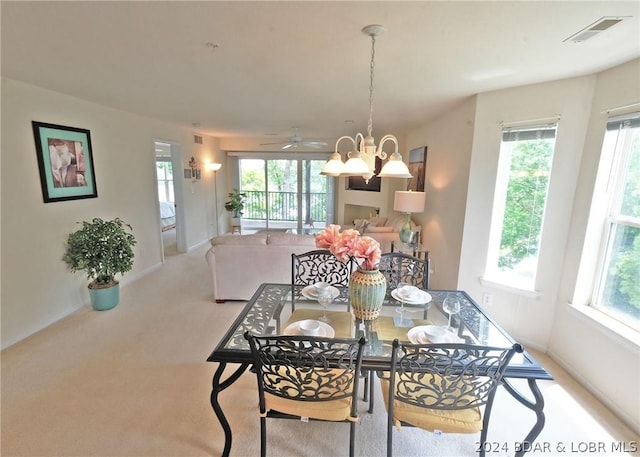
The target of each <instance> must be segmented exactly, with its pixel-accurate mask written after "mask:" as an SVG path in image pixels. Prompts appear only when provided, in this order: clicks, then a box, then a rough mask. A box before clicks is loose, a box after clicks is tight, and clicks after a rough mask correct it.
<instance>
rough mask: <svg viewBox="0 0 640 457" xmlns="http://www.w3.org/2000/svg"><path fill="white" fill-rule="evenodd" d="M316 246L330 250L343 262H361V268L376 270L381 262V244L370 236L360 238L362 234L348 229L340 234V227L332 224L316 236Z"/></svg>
mask: <svg viewBox="0 0 640 457" xmlns="http://www.w3.org/2000/svg"><path fill="white" fill-rule="evenodd" d="M316 246H317V247H319V248H324V249H329V251H331V253H332V254H333V255H335V256H336V258H337V259H338V260H340V261H341V262H347V261H348V260H349V259H350V258H351V257H355V258H356V259H358V260H359V262H358V263H359V265H360V268H362V269H364V270H375V268H376V266H377V265H378V263H379V262H380V255H381V251H380V244H379V243H378V242H377V241H376V240H374V239H373V238H370V237H368V236H360V232H358V231H357V230H354V229H347V230H345V231H343V232H342V233H340V226H339V225H335V224H331V225H329V226H327V228H326V229H324V230H323V231H321V232H320V233H317V234H316Z"/></svg>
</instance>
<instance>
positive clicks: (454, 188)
mask: <svg viewBox="0 0 640 457" xmlns="http://www.w3.org/2000/svg"><path fill="white" fill-rule="evenodd" d="M475 109H476V97H471V98H469V99H468V100H466V101H465V102H464V103H462V104H461V105H460V106H458V107H457V108H455V109H453V110H451V111H449V112H448V113H446V114H445V115H443V116H441V117H440V118H438V119H437V120H435V121H433V122H431V123H429V124H428V125H425V126H423V127H421V128H419V129H416V130H414V131H412V132H411V133H410V134H409V135H408V137H407V143H408V145H409V149H414V148H418V147H422V146H427V165H426V179H425V192H426V196H425V197H426V203H425V210H424V213H422V214H414V215H412V217H413V219H414V220H415V221H416V223H418V224H420V225H421V226H422V244H423V245H424V246H425V247H426V248H427V249H429V257H430V258H431V269H432V271H433V274H432V276H431V284H430V286H431V287H432V288H433V289H455V288H456V285H457V284H456V283H457V278H458V268H459V266H460V249H461V241H462V229H463V224H464V209H465V204H466V198H467V183H468V180H469V161H470V157H471V147H472V140H473V124H474V116H475Z"/></svg>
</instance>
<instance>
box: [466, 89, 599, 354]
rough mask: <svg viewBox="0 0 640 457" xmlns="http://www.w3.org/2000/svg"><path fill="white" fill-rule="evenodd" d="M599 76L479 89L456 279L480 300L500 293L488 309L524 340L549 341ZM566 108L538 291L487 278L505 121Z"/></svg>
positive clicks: (552, 180)
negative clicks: (498, 285)
mask: <svg viewBox="0 0 640 457" xmlns="http://www.w3.org/2000/svg"><path fill="white" fill-rule="evenodd" d="M594 83H595V77H593V76H591V77H583V78H574V79H568V80H562V81H555V82H550V83H545V84H536V85H531V86H524V87H517V88H513V89H507V90H501V91H496V92H489V93H484V94H480V95H479V96H478V106H477V110H476V119H475V131H474V138H473V151H472V157H471V170H470V173H469V190H468V196H467V203H466V216H465V225H464V235H463V239H462V253H461V257H460V271H459V275H458V286H459V287H460V288H462V289H464V290H467V291H468V292H470V293H471V295H472V296H474V297H476V298H478V299H480V298H481V297H482V294H483V293H491V294H493V296H494V300H493V306H492V307H491V309H489V311H490V312H491V314H492V315H493V316H494V317H495V318H496V319H498V321H499V322H500V323H501V324H502V325H503V326H504V327H505V328H506V329H507V330H508V331H509V332H510V333H512V334H514V335H517V336H518V338H519V339H520V340H521V341H522V342H523V343H525V344H527V345H530V346H534V347H536V348H539V349H545V348H546V347H547V341H548V339H549V334H550V332H551V327H552V325H553V313H554V308H555V302H556V295H557V291H558V287H559V279H560V274H561V271H562V259H563V257H564V250H565V246H566V242H567V236H568V228H569V222H570V217H571V208H572V206H573V196H574V193H575V184H576V180H577V175H578V164H579V163H580V158H581V155H582V148H583V144H584V138H585V134H586V128H587V121H588V118H589V111H590V109H589V106H590V105H591V99H592V97H593V88H594ZM555 115H560V116H561V119H560V121H559V122H558V131H557V136H556V146H555V152H554V157H553V163H552V166H551V177H550V181H549V194H548V201H547V208H546V211H545V220H544V227H543V231H542V233H541V240H540V251H539V267H538V275H537V277H536V284H535V289H536V291H537V295H536V296H530V295H527V294H523V293H521V292H519V291H517V290H515V289H511V290H509V289H500V288H495V287H491V286H488V285H482V284H481V283H480V278H481V277H482V275H483V274H484V269H485V266H486V262H487V251H488V239H489V230H490V224H491V210H492V206H493V194H494V186H495V182H496V170H497V164H498V156H499V152H500V140H501V130H502V127H501V124H500V123H501V121H504V122H517V121H527V120H535V119H542V118H549V117H553V116H555Z"/></svg>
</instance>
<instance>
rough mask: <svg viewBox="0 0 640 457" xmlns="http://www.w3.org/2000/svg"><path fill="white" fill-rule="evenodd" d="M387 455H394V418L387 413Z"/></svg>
mask: <svg viewBox="0 0 640 457" xmlns="http://www.w3.org/2000/svg"><path fill="white" fill-rule="evenodd" d="M387 457H393V418H392V417H391V415H390V414H388V413H387Z"/></svg>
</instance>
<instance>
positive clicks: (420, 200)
mask: <svg viewBox="0 0 640 457" xmlns="http://www.w3.org/2000/svg"><path fill="white" fill-rule="evenodd" d="M424 200H425V193H424V192H413V191H410V190H409V191H404V190H397V191H396V193H395V197H394V199H393V209H394V210H395V211H398V212H399V213H405V214H406V215H407V221H406V222H405V223H404V225H403V226H402V228H401V229H400V234H399V235H400V241H402V242H403V243H408V242H409V241H410V239H411V213H421V212H423V211H424Z"/></svg>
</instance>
